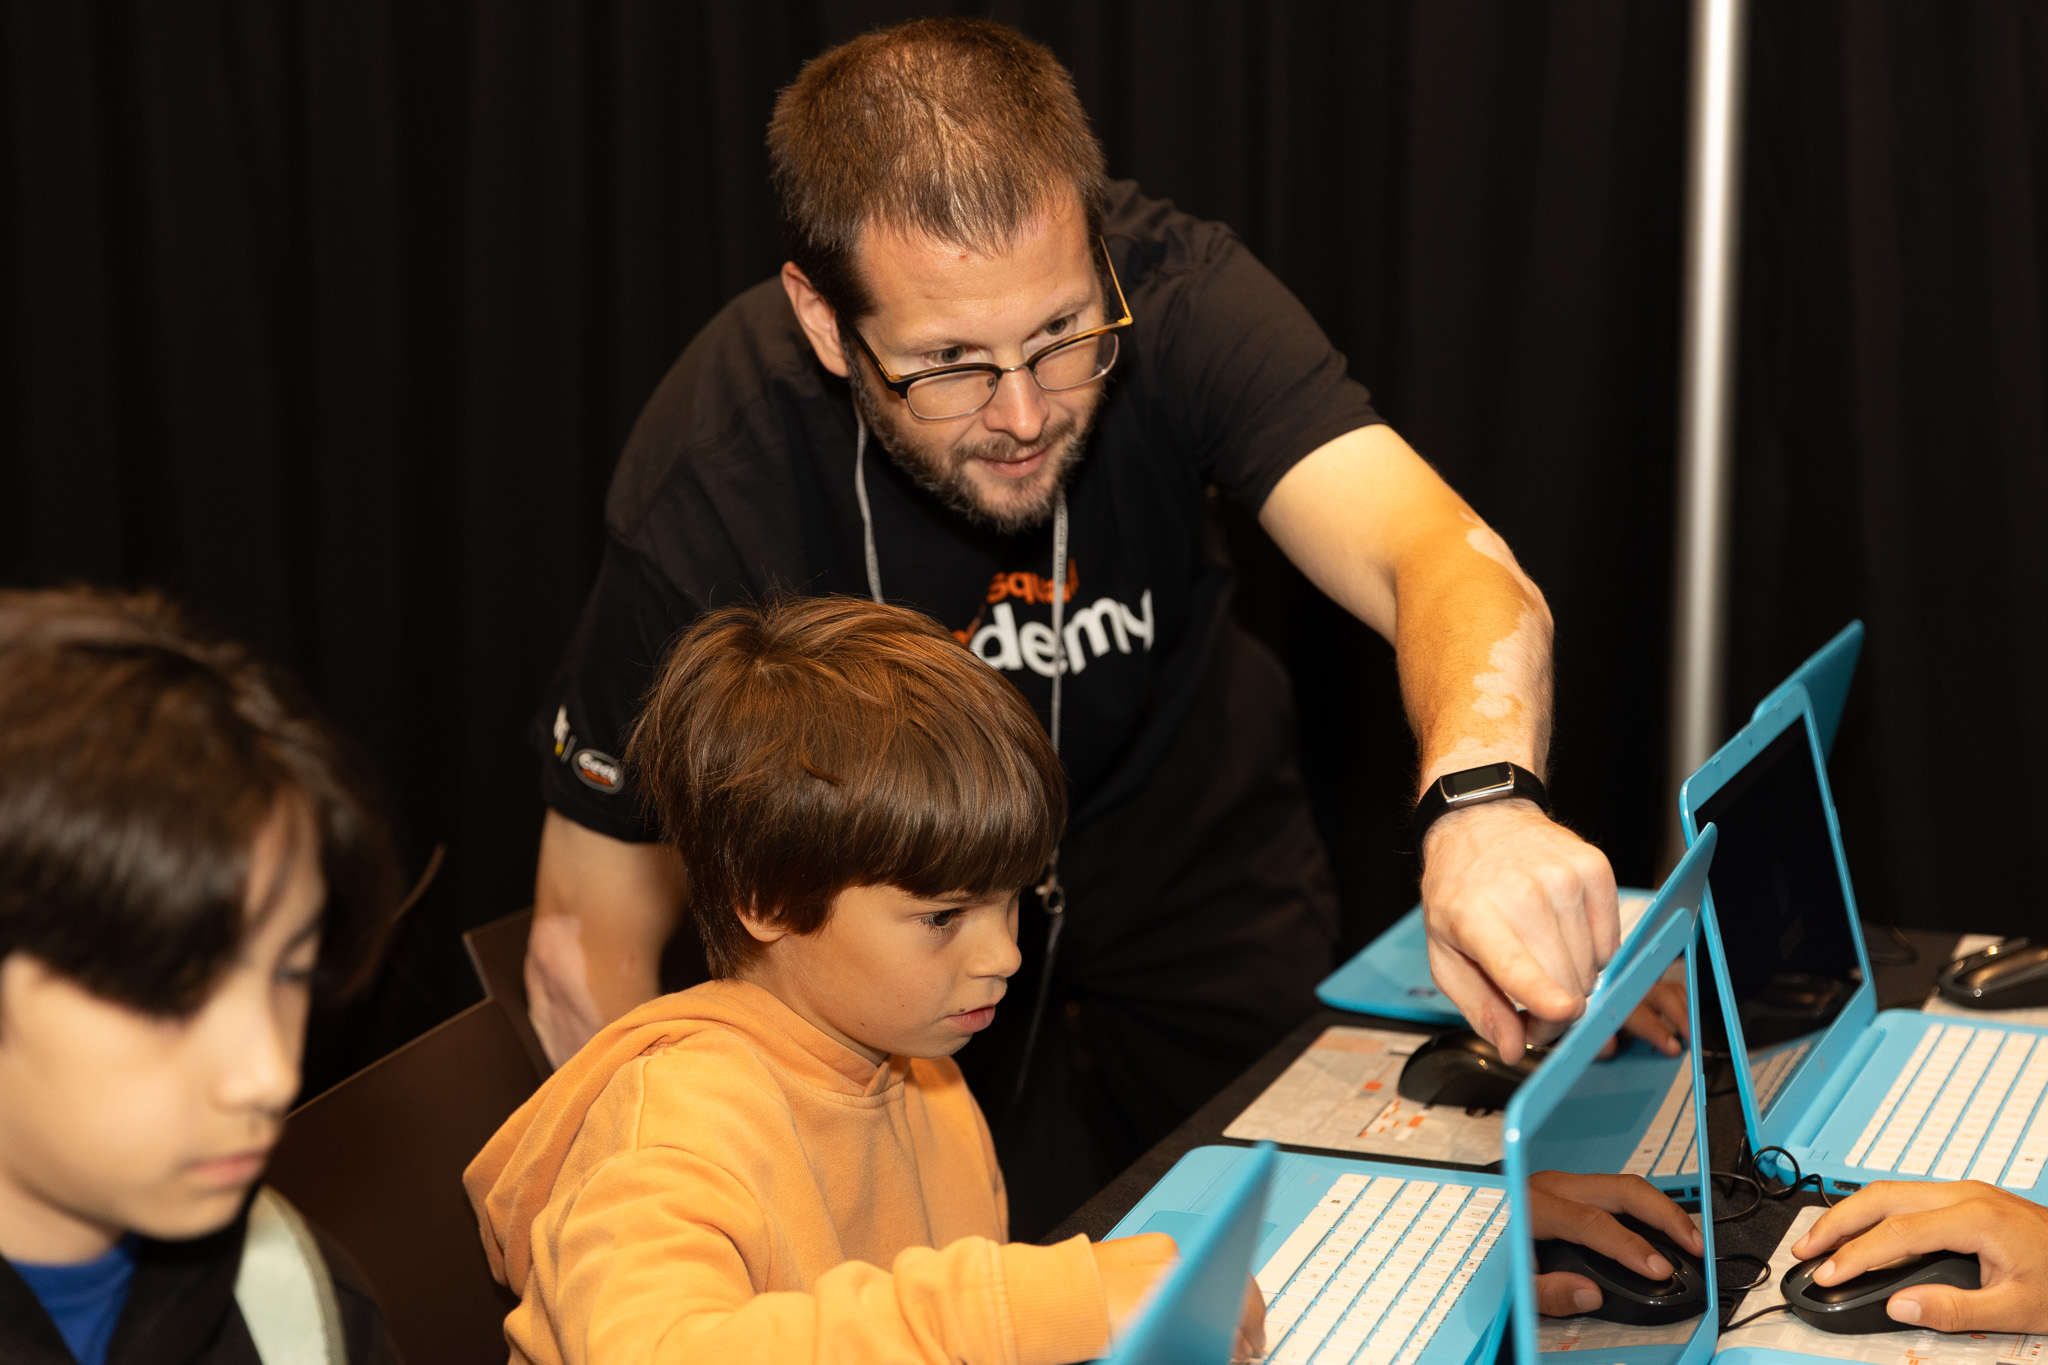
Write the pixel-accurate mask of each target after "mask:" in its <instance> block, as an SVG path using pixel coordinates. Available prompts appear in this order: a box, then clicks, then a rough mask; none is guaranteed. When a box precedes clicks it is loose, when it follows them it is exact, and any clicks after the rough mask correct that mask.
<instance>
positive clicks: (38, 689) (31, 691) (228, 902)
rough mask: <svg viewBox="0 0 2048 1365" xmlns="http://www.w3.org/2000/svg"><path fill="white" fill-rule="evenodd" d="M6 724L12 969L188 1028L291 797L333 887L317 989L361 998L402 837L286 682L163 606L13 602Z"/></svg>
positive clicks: (4, 677)
mask: <svg viewBox="0 0 2048 1365" xmlns="http://www.w3.org/2000/svg"><path fill="white" fill-rule="evenodd" d="M0 718H4V720H0V957H5V956H6V955H7V954H9V953H13V952H17V951H19V952H24V953H27V954H29V955H31V956H33V957H35V958H37V959H38V960H40V961H41V962H43V963H44V964H46V965H47V966H49V967H50V968H52V969H53V970H55V971H57V972H60V973H62V974H63V975H64V976H67V977H70V978H71V979H72V980H74V981H76V982H78V983H79V984H80V985H81V986H83V987H85V988H86V989H87V990H89V991H91V992H92V993H94V994H95V995H98V996H101V997H102V998H104V999H107V1000H112V1001H115V1002H117V1003H119V1004H123V1005H126V1006H129V1007H130V1008H133V1009H136V1010H139V1011H142V1012H143V1013H146V1014H151V1015H157V1016H162V1017H172V1018H176V1017H184V1016H188V1015H190V1014H191V1013H192V1012H193V1011H195V1010H197V1009H198V1008H199V1007H200V1006H201V1005H203V1004H204V1003H205V1001H206V998H207V996H208V995H209V994H210V993H211V991H212V989H213V987H214V985H215V983H216V982H217V981H218V980H219V978H220V976H221V974H222V973H223V972H224V971H225V970H226V969H227V967H228V966H229V964H230V963H231V962H232V961H233V960H234V957H235V955H236V953H237V952H238V951H239V950H240V948H241V945H242V942H243V938H244V935H245V934H246V933H247V931H248V927H249V925H248V917H247V913H246V909H245V907H246V906H247V904H248V900H249V894H248V893H249V886H248V879H249V862H250V854H251V850H252V847H253V845H254V843H255V840H256V836H257V834H258V833H259V832H260V831H261V829H262V828H263V826H264V824H265V822H266V821H268V820H269V819H270V818H271V816H272V814H273V812H275V811H276V810H277V809H278V803H279V802H280V801H281V800H286V799H290V798H292V797H294V796H295V797H297V798H298V799H300V800H302V801H303V802H304V805H305V809H306V810H307V812H308V814H309V815H310V816H311V820H312V824H313V827H314V829H315V830H316V831H317V832H318V835H319V857H320V867H321V871H322V872H323V873H324V874H325V877H326V881H327V903H326V910H325V913H324V917H323V923H322V941H321V950H320V966H321V971H320V975H321V978H322V979H323V983H324V984H326V985H327V986H329V987H333V988H338V989H341V990H347V989H349V988H351V987H353V986H355V985H357V984H359V983H360V978H361V977H362V976H363V975H364V974H366V973H367V971H368V970H369V968H370V965H371V963H372V961H373V959H374V956H375V950H376V948H377V947H378V946H380V942H381V938H382V935H383V932H384V930H385V928H386V927H387V926H388V924H389V921H390V917H391V913H392V910H393V908H394V906H395V905H396V902H397V893H398V874H397V867H396V864H395V861H394V859H393V857H392V851H391V843H390V836H389V834H388V832H387V830H386V828H385V825H384V824H383V822H382V820H381V819H380V818H379V817H378V815H377V813H376V810H375V807H374V805H373V804H372V802H371V801H370V800H369V799H367V797H366V795H365V792H366V790H367V783H366V781H365V778H364V775H363V773H362V771H361V769H360V768H359V767H358V766H357V764H356V762H355V761H354V759H353V756H352V755H351V753H350V752H349V750H348V749H347V747H346V746H345V745H344V744H343V743H342V741H340V740H339V739H338V738H337V737H336V736H335V734H334V733H333V732H332V731H330V730H329V729H327V727H326V726H324V725H323V724H322V723H321V722H320V721H319V720H318V719H317V718H316V717H315V715H314V712H313V709H312V707H311V705H310V704H309V703H308V702H307V701H306V700H305V698H304V697H303V695H302V694H301V693H300V692H299V690H298V689H297V688H296V687H294V686H293V685H292V684H291V682H290V681H289V680H288V679H287V678H285V677H284V676H283V675H282V674H281V673H279V672H277V671H275V670H272V669H270V668H268V667H265V666H264V665H262V664H260V663H258V662H257V661H256V660H255V659H254V658H252V657H251V656H250V655H249V653H248V652H247V651H245V650H244V649H242V648H241V647H240V646H237V645H234V644H231V643H228V642H226V641H222V640H217V639H213V638H210V637H208V636H205V635H202V634H201V633H199V632H198V631H196V630H195V629H194V628H193V627H192V626H191V625H190V624H188V623H187V621H186V620H185V619H184V618H183V616H182V615H181V614H180V613H179V612H178V611H177V610H176V609H175V608H173V607H172V606H171V605H170V604H169V603H168V602H166V601H165V600H164V599H163V598H161V597H158V596H156V595H154V594H147V593H145V594H139V595H121V594H114V593H104V592H97V591H93V590H91V589H86V588H72V589H62V590H53V591H44V592H19V591H14V592H9V591H0Z"/></svg>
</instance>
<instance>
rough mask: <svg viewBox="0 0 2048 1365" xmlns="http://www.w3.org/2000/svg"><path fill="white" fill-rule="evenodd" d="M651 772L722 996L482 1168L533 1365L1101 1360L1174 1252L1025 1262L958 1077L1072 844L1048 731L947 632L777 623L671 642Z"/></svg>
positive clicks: (584, 1084) (684, 1008) (547, 1110)
mask: <svg viewBox="0 0 2048 1365" xmlns="http://www.w3.org/2000/svg"><path fill="white" fill-rule="evenodd" d="M628 761H629V762H630V763H631V764H632V765H633V768H634V771H635V773H636V774H637V775H638V777H637V780H638V782H639V784H640V788H641V790H642V791H644V792H646V793H647V794H648V799H649V800H650V801H651V802H652V803H653V805H654V807H655V809H656V812H657V813H658V815H659V817H660V822H661V826H662V829H663V830H664V832H665V837H666V838H667V839H668V840H669V842H670V843H671V844H672V845H674V846H675V848H676V849H677V850H678V851H679V852H680V853H681V855H682V862H683V864H684V865H685V866H686V867H688V868H689V869H690V873H689V909H690V913H691V915H692V916H693V917H694V919H695V921H696V925H697V929H698V931H699V933H700V934H701V936H702V938H703V940H704V944H705V948H706V950H707V956H708V958H709V960H710V962H711V964H712V967H713V970H714V971H715V972H716V973H717V976H718V979H717V980H714V981H710V982H707V983H705V984H704V985H701V986H698V987H695V988H694V989H691V990H687V991H682V992H678V993H676V994H673V995H667V996H663V997H661V998H659V999H656V1000H653V1001H651V1002H649V1003H648V1004H646V1005H643V1006H642V1007H641V1008H639V1009H638V1010H636V1011H634V1012H633V1013H631V1014H628V1015H626V1016H625V1017H624V1018H622V1019H620V1020H618V1021H617V1022H615V1023H613V1024H611V1025H610V1026H609V1027H607V1028H605V1029H604V1030H602V1031H601V1032H599V1033H598V1034H597V1036H596V1037H595V1038H593V1039H592V1040H591V1041H590V1042H589V1043H588V1044H587V1045H585V1047H584V1048H583V1049H582V1051H580V1052H578V1053H577V1054H576V1055H575V1056H574V1057H572V1058H571V1059H570V1060H569V1061H568V1063H567V1064H566V1065H564V1066H563V1068H562V1069H561V1070H560V1071H559V1072H557V1073H556V1074H555V1076H554V1077H553V1078H552V1079H551V1080H550V1081H549V1082H548V1083H547V1084H546V1085H545V1086H543V1087H542V1088H541V1090H540V1092H539V1093H538V1094H536V1095H535V1096H534V1097H533V1099H532V1100H530V1101H529V1102H528V1103H527V1104H526V1105H525V1106H524V1107H523V1108H521V1109H520V1110H519V1112H518V1113H516V1114H514V1115H513V1116H512V1118H511V1119H510V1120H509V1121H508V1122H507V1123H506V1124H505V1126H504V1127H503V1128H502V1129H501V1130H500V1131H499V1132H498V1134H497V1136H495V1137H494V1138H492V1140H491V1142H490V1144H489V1145H488V1146H486V1147H485V1148H484V1151H483V1152H482V1154H481V1155H479V1156H478V1157H477V1159H476V1161H475V1162H473V1163H472V1164H471V1166H470V1168H469V1171H468V1172H467V1174H466V1176H465V1183H466V1184H467V1186H468V1188H469V1193H470V1199H471V1201H472V1202H473V1203H474V1204H475V1205H476V1208H477V1213H478V1218H479V1220H480V1222H481V1224H482V1229H483V1234H484V1244H485V1248H486V1250H487V1251H488V1253H489V1255H490V1257H491V1264H492V1268H493V1269H494V1271H496V1272H497V1274H498V1275H499V1277H500V1278H501V1279H502V1280H503V1281H504V1282H505V1283H506V1284H507V1285H508V1286H510V1287H511V1288H512V1289H513V1291H514V1292H516V1293H518V1294H519V1295H520V1296H521V1302H520V1304H519V1307H518V1308H517V1309H515V1310H514V1311H513V1313H512V1314H511V1316H510V1317H509V1318H508V1319H507V1320H506V1324H505V1331H506V1337H507V1339H508V1340H509V1342H510V1343H511V1346H512V1349H513V1359H514V1360H515V1361H534V1362H548V1365H553V1363H554V1362H575V1363H576V1365H582V1363H583V1362H604V1361H626V1360H634V1361H642V1360H644V1361H656V1360H659V1361H688V1362H697V1361H725V1360H734V1361H738V1360H746V1361H809V1360H822V1359H826V1358H830V1359H834V1360H845V1361H867V1360H891V1361H899V1360H900V1361H934V1362H936V1361H969V1362H988V1363H989V1365H995V1362H1003V1363H1004V1365H1057V1362H1065V1361H1078V1360H1086V1359H1089V1358H1092V1357H1094V1356H1097V1355H1099V1354H1101V1353H1102V1351H1103V1350H1104V1348H1105V1347H1106V1346H1107V1345H1108V1343H1109V1339H1110V1333H1111V1331H1112V1329H1113V1328H1115V1327H1117V1326H1119V1325H1120V1324H1121V1323H1122V1322H1123V1321H1124V1319H1125V1318H1126V1317H1128V1315H1129V1314H1130V1313H1131V1312H1132V1310H1133V1308H1134V1306H1135V1305H1136V1303H1137V1301H1138V1299H1139V1298H1140V1296H1141V1295H1142V1294H1143V1292H1144V1291H1145V1290H1146V1289H1147V1288H1148V1287H1149V1286H1150V1285H1151V1283H1152V1281H1153V1279H1154V1278H1156V1276H1157V1275H1158V1274H1159V1272H1160V1271H1161V1270H1162V1269H1163V1268H1164V1267H1165V1265H1166V1264H1167V1263H1168V1262H1169V1261H1170V1259H1171V1257H1172V1255H1173V1250H1174V1248H1173V1243H1172V1241H1171V1239H1169V1238H1166V1237H1163V1236H1161V1235H1159V1234H1157V1233H1154V1234H1150V1235H1148V1236H1141V1237H1131V1238H1124V1239H1121V1240H1119V1241H1115V1242H1106V1243H1101V1244H1096V1245H1091V1244H1090V1243H1089V1242H1088V1241H1087V1239H1086V1238H1083V1237H1076V1238H1073V1239H1072V1240H1070V1241H1067V1242H1063V1243H1060V1244H1059V1245H1056V1246H1049V1247H1041V1246H1029V1245H1023V1244H1018V1243H1009V1242H1007V1240H1006V1236H1007V1233H1006V1229H1007V1223H1008V1214H1007V1209H1006V1204H1005V1198H1004V1190H1003V1177H1002V1173H1001V1171H1000V1170H999V1169H998V1168H997V1166H996V1159H995V1152H994V1148H993V1146H992V1144H991V1142H990V1139H989V1130H988V1125H987V1124H986V1123H985V1122H984V1120H983V1118H982V1114H981V1110H980V1109H979V1108H978V1107H977V1106H976V1105H975V1102H974V1099H973V1097H972V1096H971V1095H970V1094H969V1093H968V1090H967V1087H966V1085H965V1084H964V1083H963V1082H962V1080H961V1077H960V1070H959V1068H958V1066H957V1065H955V1064H954V1062H953V1061H952V1060H951V1059H952V1055H953V1054H954V1053H955V1052H957V1051H959V1050H960V1048H962V1047H963V1046H965V1045H966V1044H967V1042H968V1040H969V1039H971V1038H972V1037H973V1036H974V1034H975V1033H976V1032H977V1031H979V1030H981V1029H983V1028H985V1027H986V1026H987V1025H988V1023H989V1021H990V1020H991V1019H992V1018H993V1017H994V1014H995V1011H996V1009H997V1007H998V1005H999V1002H1000V1001H1001V1000H1002V998H1003V994H1004V990H1005V986H1006V982H1007V980H1008V978H1009V977H1010V975H1011V974H1012V973H1013V972H1015V971H1016V970H1017V966H1018V962H1019V960H1020V959H1019V955H1018V952H1017V946H1016V925H1017V918H1016V917H1017V895H1018V892H1019V890H1020V889H1021V888H1022V887H1023V886H1024V885H1025V884H1026V883H1027V882H1029V881H1031V880H1033V879H1035V878H1036V877H1037V876H1038V875H1039V874H1040V873H1041V872H1042V870H1043V869H1044V868H1045V866H1046V863H1047V860H1048V859H1049V858H1050V857H1051V855H1052V852H1053V849H1054V847H1055V845H1056V844H1057V842H1058V840H1059V835H1060V830H1061V826H1062V824H1063V823H1064V821H1065V818H1066V791H1065V783H1064V779H1063V777H1062V774H1061V771H1060V766H1059V760H1058V758H1057V756H1056V755H1055V754H1054V753H1053V751H1052V746H1051V744H1050V743H1049V742H1048V741H1047V739H1046V736H1045V732H1044V730H1043V729H1042V728H1041V727H1040V726H1039V723H1038V720H1037V717H1036V716H1035V715H1034V714H1033V713H1032V711H1031V708H1030V706H1029V705H1028V704H1027V703H1026V702H1025V701H1024V699H1023V698H1022V697H1021V696H1020V695H1018V693H1017V691H1016V689H1015V688H1013V687H1012V686H1011V685H1010V684H1009V683H1008V682H1006V681H1005V680H1004V679H1003V678H1002V676H1001V675H1000V674H998V673H996V672H995V671H993V670H992V669H990V668H989V667H987V666H986V665H985V664H983V663H981V662H980V661H979V660H978V659H976V658H975V657H974V656H973V655H972V654H970V653H969V652H968V651H967V650H966V649H965V648H964V647H963V646H962V645H960V643H959V642H958V641H956V640H955V639H954V638H953V637H952V636H951V635H949V634H947V633H946V631H944V630H943V629H942V628H940V627H939V626H938V625H936V624H934V623H933V622H932V621H931V620H929V619H928V618H926V617H924V616H922V615H919V614H917V613H914V612H910V611H905V610H901V609H898V608H894V607H886V606H877V605H873V604H870V603H867V602H862V601H857V600H853V599H849V598H809V599H794V600H780V601H776V602H773V603H771V604H769V605H767V606H764V607H732V608H727V609H725V610H722V611H717V612H714V613H711V614H710V615H707V616H705V617H703V618H701V619H700V620H699V621H698V622H697V624H696V625H695V626H693V627H692V628H691V629H690V631H689V632H688V633H687V634H685V635H684V636H683V637H682V639H681V640H680V641H678V642H677V644H676V646H675V648H674V649H673V651H672V652H671V653H670V655H669V657H668V660H667V663H666V664H665V666H664V667H663V670H662V672H661V676H660V679H659V681H658V682H657V684H656V686H655V688H654V691H653V693H652V695H651V696H650V697H649V699H648V701H647V705H646V708H645V710H644V711H643V713H642V715H641V718H640V721H639V724H638V728H637V729H636V731H635V733H634V736H633V739H632V743H631V747H630V749H629V752H628Z"/></svg>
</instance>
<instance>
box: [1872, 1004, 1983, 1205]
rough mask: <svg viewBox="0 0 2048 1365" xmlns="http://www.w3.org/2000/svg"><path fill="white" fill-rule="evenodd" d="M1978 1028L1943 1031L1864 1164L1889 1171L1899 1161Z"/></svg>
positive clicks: (1953, 1026)
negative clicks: (1909, 1140) (1925, 1063)
mask: <svg viewBox="0 0 2048 1365" xmlns="http://www.w3.org/2000/svg"><path fill="white" fill-rule="evenodd" d="M1975 1032H1976V1030H1975V1029H1972V1028H1970V1027H1968V1026H1967V1025H1963V1024H1950V1025H1949V1026H1947V1027H1946V1028H1944V1029H1943V1030H1942V1031H1941V1040H1940V1041H1939V1042H1937V1043H1936V1044H1935V1045H1934V1052H1933V1054H1932V1055H1930V1056H1929V1057H1928V1059H1927V1065H1925V1066H1923V1067H1921V1068H1920V1074H1919V1075H1918V1076H1916V1077H1915V1078H1914V1080H1913V1084H1912V1085H1911V1087H1909V1088H1908V1089H1907V1091H1906V1098H1905V1099H1903V1100H1901V1101H1900V1102H1899V1107H1898V1110H1897V1112H1895V1113H1894V1114H1893V1115H1892V1120H1891V1122H1890V1123H1887V1124H1886V1125H1885V1126H1884V1132H1883V1134H1882V1135H1880V1136H1879V1138H1878V1140H1877V1143H1876V1145H1875V1146H1873V1147H1872V1148H1871V1149H1870V1152H1869V1154H1868V1156H1867V1158H1866V1159H1865V1161H1864V1163H1863V1164H1864V1166H1865V1167H1867V1168H1869V1169H1870V1170H1874V1171H1889V1170H1891V1169H1892V1167H1893V1166H1894V1165H1896V1164H1897V1162H1898V1159H1899V1157H1900V1156H1901V1155H1903V1154H1904V1152H1905V1150H1906V1143H1907V1141H1908V1139H1910V1138H1911V1137H1912V1136H1913V1132H1914V1130H1915V1129H1917V1128H1919V1126H1920V1120H1921V1119H1923V1118H1925V1117H1926V1116H1927V1111H1928V1109H1929V1108H1930V1107H1931V1106H1932V1105H1933V1104H1934V1098H1935V1096H1936V1095H1937V1094H1939V1093H1940V1091H1941V1087H1942V1084H1943V1082H1945V1081H1946V1080H1947V1079H1948V1076H1949V1072H1950V1071H1952V1070H1953V1069H1954V1068H1955V1064H1956V1059H1957V1058H1959V1057H1961V1056H1962V1055H1963V1048H1964V1047H1965V1046H1966V1045H1967V1043H1968V1041H1969V1038H1970V1035H1971V1034H1973V1033H1975Z"/></svg>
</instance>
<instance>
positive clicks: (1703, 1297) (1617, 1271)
mask: <svg viewBox="0 0 2048 1365" xmlns="http://www.w3.org/2000/svg"><path fill="white" fill-rule="evenodd" d="M1615 1218H1616V1221H1618V1222H1619V1223H1620V1224H1621V1225H1622V1226H1623V1227H1625V1228H1627V1229H1628V1230H1629V1231H1630V1232H1633V1233H1635V1234H1636V1235H1637V1236H1639V1237H1641V1238H1642V1239H1643V1240H1644V1241H1646V1242H1648V1243H1649V1244H1650V1245H1651V1246H1653V1247H1655V1248H1656V1249H1657V1254H1658V1255H1659V1256H1662V1257H1663V1258H1664V1259H1665V1260H1667V1261H1669V1262H1671V1278H1670V1279H1668V1280H1653V1279H1650V1278H1649V1277H1648V1276H1646V1275H1638V1274H1637V1273H1636V1272H1635V1271H1633V1270H1630V1269H1629V1268H1628V1267H1627V1266H1625V1265H1623V1264H1622V1263H1621V1262H1620V1261H1617V1260H1615V1259H1614V1258H1613V1257H1611V1256H1603V1255H1601V1254H1600V1253H1599V1252H1597V1251H1595V1250H1593V1249H1592V1248H1591V1247H1583V1246H1580V1245H1579V1244H1578V1243H1577V1242H1567V1241H1565V1240H1563V1239H1562V1238H1559V1239H1557V1240H1555V1241H1548V1242H1538V1243H1537V1244H1536V1273H1537V1274H1539V1275H1548V1274H1551V1273H1552V1272H1554V1271H1559V1270H1568V1271H1570V1272H1571V1273H1572V1274H1574V1275H1584V1276H1585V1277H1586V1278H1587V1279H1589V1280H1591V1281H1592V1282H1593V1283H1594V1284H1595V1285H1597V1286H1599V1289H1600V1306H1599V1307H1598V1308H1595V1309H1594V1310H1593V1311H1592V1312H1590V1313H1581V1314H1578V1315H1577V1316H1579V1317H1587V1318H1602V1319H1605V1320H1606V1321H1608V1322H1625V1323H1629V1324H1631V1325H1633V1326H1636V1327H1662V1326H1664V1325H1665V1324H1667V1323H1673V1322H1684V1321H1685V1320H1686V1319H1687V1318H1696V1317H1698V1316H1699V1315H1700V1314H1702V1313H1704V1312H1706V1311H1707V1273H1706V1267H1705V1264H1704V1263H1703V1262H1702V1261H1701V1260H1700V1258H1699V1257H1697V1256H1695V1255H1693V1254H1692V1253H1691V1252H1690V1251H1686V1250H1684V1249H1682V1248H1681V1247H1680V1246H1679V1245H1678V1244H1677V1243H1676V1242H1674V1241H1672V1240H1671V1239H1670V1238H1669V1237H1668V1236H1666V1235H1665V1234H1664V1233H1662V1232H1659V1231H1658V1230H1657V1229H1656V1228H1653V1227H1651V1226H1650V1225H1649V1224H1648V1223H1645V1222H1642V1221H1640V1220H1638V1219H1635V1218H1632V1217H1630V1216H1629V1215H1628V1214H1625V1213H1622V1214H1616V1215H1615Z"/></svg>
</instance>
